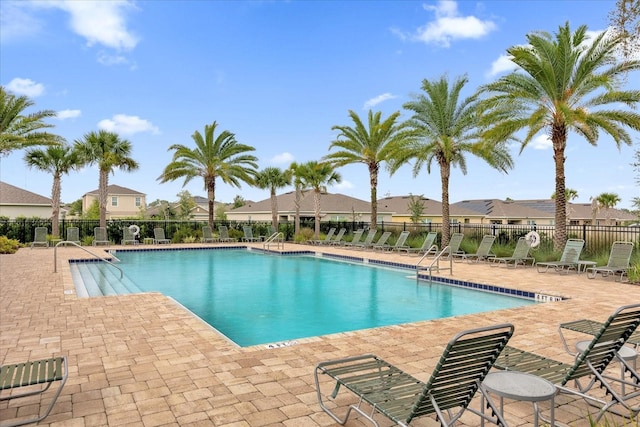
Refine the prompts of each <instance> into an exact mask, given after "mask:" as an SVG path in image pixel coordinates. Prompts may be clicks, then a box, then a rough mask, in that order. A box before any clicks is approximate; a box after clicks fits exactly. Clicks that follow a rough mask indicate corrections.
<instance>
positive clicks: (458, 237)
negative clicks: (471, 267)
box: [442, 233, 464, 258]
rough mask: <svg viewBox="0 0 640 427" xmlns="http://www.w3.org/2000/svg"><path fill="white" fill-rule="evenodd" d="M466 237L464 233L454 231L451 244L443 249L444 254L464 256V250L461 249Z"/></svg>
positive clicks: (450, 240) (450, 239)
mask: <svg viewBox="0 0 640 427" xmlns="http://www.w3.org/2000/svg"><path fill="white" fill-rule="evenodd" d="M463 239H464V234H462V233H453V234H452V235H451V238H449V244H448V245H447V247H446V248H443V249H442V254H443V255H444V254H445V253H446V254H447V258H451V257H453V258H456V257H457V258H462V257H463V256H464V251H463V250H461V249H460V244H462V240H463Z"/></svg>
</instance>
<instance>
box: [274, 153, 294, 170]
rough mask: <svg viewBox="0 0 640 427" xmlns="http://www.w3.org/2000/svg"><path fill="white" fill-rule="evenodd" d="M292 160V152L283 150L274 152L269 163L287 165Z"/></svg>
mask: <svg viewBox="0 0 640 427" xmlns="http://www.w3.org/2000/svg"><path fill="white" fill-rule="evenodd" d="M293 160H294V157H293V154H291V153H287V152H284V153H281V154H276V155H275V156H273V157H272V158H271V163H272V164H276V165H287V167H288V166H289V164H290V163H291V162H293Z"/></svg>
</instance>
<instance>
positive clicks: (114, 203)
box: [111, 196, 118, 206]
mask: <svg viewBox="0 0 640 427" xmlns="http://www.w3.org/2000/svg"><path fill="white" fill-rule="evenodd" d="M111 206H118V196H111Z"/></svg>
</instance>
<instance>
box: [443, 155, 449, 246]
mask: <svg viewBox="0 0 640 427" xmlns="http://www.w3.org/2000/svg"><path fill="white" fill-rule="evenodd" d="M450 175H451V165H450V164H449V163H447V162H446V161H444V160H443V161H442V162H440V184H441V185H442V242H441V247H443V248H444V247H445V246H447V245H448V244H449V239H450V238H451V225H450V221H449V176H450Z"/></svg>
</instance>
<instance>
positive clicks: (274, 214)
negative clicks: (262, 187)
mask: <svg viewBox="0 0 640 427" xmlns="http://www.w3.org/2000/svg"><path fill="white" fill-rule="evenodd" d="M271 223H272V224H273V226H274V227H276V229H277V228H278V199H277V197H276V189H275V188H273V187H272V188H271Z"/></svg>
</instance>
